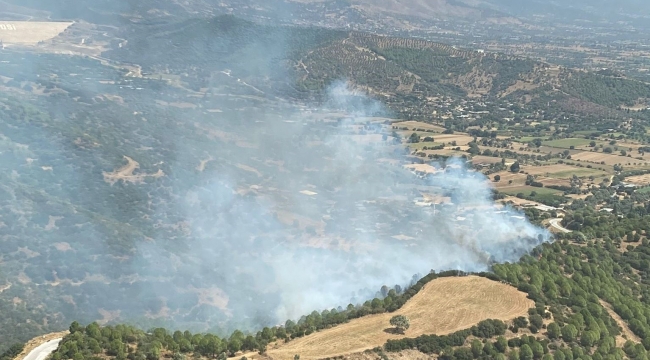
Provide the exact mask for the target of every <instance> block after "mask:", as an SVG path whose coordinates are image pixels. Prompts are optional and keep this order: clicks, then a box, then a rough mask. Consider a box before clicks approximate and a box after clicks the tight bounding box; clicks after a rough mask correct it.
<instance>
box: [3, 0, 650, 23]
mask: <svg viewBox="0 0 650 360" xmlns="http://www.w3.org/2000/svg"><path fill="white" fill-rule="evenodd" d="M17 8H18V9H19V10H18V11H16V9H17ZM43 11H45V12H47V13H49V17H50V18H53V19H54V18H66V19H70V18H72V19H84V20H86V21H90V22H99V23H107V22H109V23H116V22H120V21H124V20H130V21H147V20H149V21H151V20H161V19H166V20H170V19H173V20H180V19H184V18H193V17H211V16H215V15H218V14H233V15H237V16H240V17H247V18H256V19H259V20H267V21H271V22H285V23H303V24H312V25H332V26H345V25H347V24H354V25H360V24H364V23H374V22H377V21H379V22H382V21H384V22H385V21H388V22H390V20H391V18H392V17H407V18H409V19H412V20H414V21H417V19H421V20H435V19H437V20H444V19H461V20H467V21H475V22H481V21H489V22H491V23H494V22H495V21H498V22H499V23H506V24H511V23H513V22H515V23H516V20H526V19H529V20H530V19H532V18H533V17H539V16H542V17H544V18H547V19H550V20H555V21H561V22H575V21H576V20H592V21H602V20H609V21H619V20H621V19H624V20H625V19H626V20H634V19H638V18H644V17H648V16H650V5H648V3H647V2H646V1H643V0H621V1H616V2H612V1H608V0H596V1H587V0H578V1H570V2H567V1H556V0H529V1H525V2H523V3H522V2H521V1H518V0H223V1H214V0H190V1H178V0H163V1H152V0H141V1H129V0H118V1H108V0H98V1H90V0H48V1H44V0H24V1H23V0H3V1H0V16H3V17H12V18H15V16H16V13H19V14H22V15H26V16H30V17H34V18H41V19H42V18H44V17H46V16H45V15H44V13H43ZM504 20H507V21H505V22H504Z"/></svg>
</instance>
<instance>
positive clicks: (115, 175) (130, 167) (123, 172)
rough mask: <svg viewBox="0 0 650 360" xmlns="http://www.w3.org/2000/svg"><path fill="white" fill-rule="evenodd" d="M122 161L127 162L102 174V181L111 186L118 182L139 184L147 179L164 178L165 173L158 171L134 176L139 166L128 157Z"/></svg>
mask: <svg viewBox="0 0 650 360" xmlns="http://www.w3.org/2000/svg"><path fill="white" fill-rule="evenodd" d="M124 159H125V160H126V161H127V162H128V163H127V164H126V165H124V166H122V167H121V168H119V169H117V170H115V171H113V172H110V173H108V172H104V181H106V182H107V183H109V184H111V185H114V184H115V183H116V182H118V181H120V180H121V181H124V182H125V183H126V182H130V183H133V184H141V183H142V182H144V180H145V178H147V177H153V178H159V177H163V176H165V173H164V172H163V171H162V170H160V169H158V172H156V173H155V174H134V173H133V172H134V171H136V170H137V169H139V168H140V164H139V163H138V162H137V161H135V160H133V159H131V158H130V157H128V156H124Z"/></svg>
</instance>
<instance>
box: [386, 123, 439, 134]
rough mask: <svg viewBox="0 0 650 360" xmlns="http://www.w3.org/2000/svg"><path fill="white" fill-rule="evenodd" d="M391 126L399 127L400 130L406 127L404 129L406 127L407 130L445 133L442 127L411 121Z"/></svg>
mask: <svg viewBox="0 0 650 360" xmlns="http://www.w3.org/2000/svg"><path fill="white" fill-rule="evenodd" d="M392 125H393V126H397V127H400V128H401V127H404V126H406V127H408V129H409V130H411V129H413V128H416V129H425V130H433V131H436V132H443V131H445V128H444V127H443V126H439V125H433V124H427V123H424V122H420V121H413V120H409V121H401V122H396V123H393V124H392Z"/></svg>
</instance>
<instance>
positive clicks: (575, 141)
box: [542, 138, 590, 149]
mask: <svg viewBox="0 0 650 360" xmlns="http://www.w3.org/2000/svg"><path fill="white" fill-rule="evenodd" d="M589 142H590V140H588V139H580V138H568V139H559V140H551V141H544V142H542V144H544V145H546V146H550V147H557V148H563V149H569V148H570V147H571V146H573V147H576V148H577V147H579V146H584V145H588V144H589Z"/></svg>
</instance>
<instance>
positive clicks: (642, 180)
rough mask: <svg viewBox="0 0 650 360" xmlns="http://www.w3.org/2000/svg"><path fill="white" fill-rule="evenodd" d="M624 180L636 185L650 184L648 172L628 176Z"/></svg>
mask: <svg viewBox="0 0 650 360" xmlns="http://www.w3.org/2000/svg"><path fill="white" fill-rule="evenodd" d="M625 181H626V182H629V183H632V184H636V185H643V186H645V185H650V174H645V175H637V176H630V177H628V178H625Z"/></svg>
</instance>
